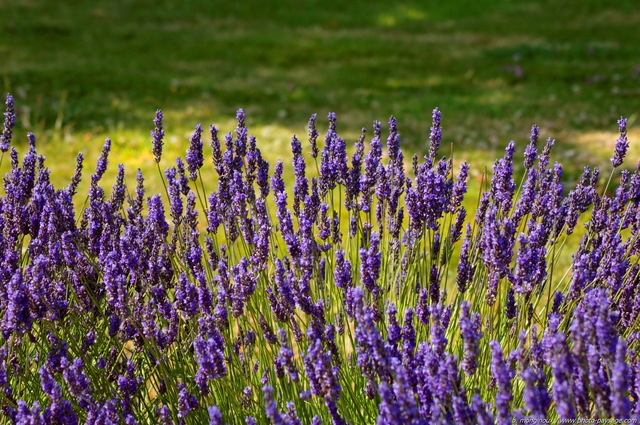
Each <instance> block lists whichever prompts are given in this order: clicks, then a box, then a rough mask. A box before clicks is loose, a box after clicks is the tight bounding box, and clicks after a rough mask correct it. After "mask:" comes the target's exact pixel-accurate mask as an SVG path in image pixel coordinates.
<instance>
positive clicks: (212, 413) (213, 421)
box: [207, 406, 224, 425]
mask: <svg viewBox="0 0 640 425" xmlns="http://www.w3.org/2000/svg"><path fill="white" fill-rule="evenodd" d="M207 411H208V412H209V425H224V422H222V413H220V409H218V406H209V407H208V408H207Z"/></svg>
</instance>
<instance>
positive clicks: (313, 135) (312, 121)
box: [309, 114, 318, 159]
mask: <svg viewBox="0 0 640 425" xmlns="http://www.w3.org/2000/svg"><path fill="white" fill-rule="evenodd" d="M316 117H317V115H316V114H313V115H311V118H309V144H310V145H311V157H312V158H314V159H315V158H317V157H318V146H317V144H316V141H317V140H318V131H317V130H316Z"/></svg>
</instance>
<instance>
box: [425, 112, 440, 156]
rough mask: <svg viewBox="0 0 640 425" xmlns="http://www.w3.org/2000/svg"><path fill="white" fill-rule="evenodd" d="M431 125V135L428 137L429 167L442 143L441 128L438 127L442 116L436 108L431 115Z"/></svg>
mask: <svg viewBox="0 0 640 425" xmlns="http://www.w3.org/2000/svg"><path fill="white" fill-rule="evenodd" d="M431 117H432V124H431V134H430V135H429V158H428V159H429V160H428V162H429V165H432V164H433V163H434V161H435V160H436V156H437V155H438V149H440V142H441V141H442V127H441V125H440V121H441V119H442V114H441V113H440V110H439V109H438V108H435V109H434V110H433V113H432V114H431Z"/></svg>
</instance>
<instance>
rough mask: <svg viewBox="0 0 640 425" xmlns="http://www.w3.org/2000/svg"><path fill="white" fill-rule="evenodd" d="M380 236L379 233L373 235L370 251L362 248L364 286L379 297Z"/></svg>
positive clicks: (361, 269) (361, 267) (361, 259)
mask: <svg viewBox="0 0 640 425" xmlns="http://www.w3.org/2000/svg"><path fill="white" fill-rule="evenodd" d="M379 245H380V236H379V235H378V233H377V232H373V233H372V234H371V244H370V245H369V249H365V248H360V261H361V262H362V264H361V266H360V274H361V276H362V284H363V285H364V287H365V288H367V289H368V290H369V291H371V292H372V293H373V294H374V296H376V297H377V295H378V293H379V291H380V288H379V287H378V285H377V283H376V282H377V281H378V279H379V278H380V266H381V261H382V251H381V250H380V247H379Z"/></svg>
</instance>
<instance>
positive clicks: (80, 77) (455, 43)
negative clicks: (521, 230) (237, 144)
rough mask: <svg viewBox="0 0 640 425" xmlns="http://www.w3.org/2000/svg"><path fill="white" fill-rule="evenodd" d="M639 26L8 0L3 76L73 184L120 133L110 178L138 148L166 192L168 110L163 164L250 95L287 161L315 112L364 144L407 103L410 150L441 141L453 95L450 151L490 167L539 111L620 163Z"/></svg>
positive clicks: (588, 15)
mask: <svg viewBox="0 0 640 425" xmlns="http://www.w3.org/2000/svg"><path fill="white" fill-rule="evenodd" d="M639 27H640V7H638V3H637V2H636V1H633V0H619V1H617V2H611V1H608V0H566V1H551V0H549V1H546V0H544V1H540V0H534V1H515V0H465V1H451V2H449V1H447V2H435V1H433V2H432V1H400V0H399V1H393V2H388V1H384V2H382V1H380V2H371V1H369V0H367V1H365V0H351V1H348V2H347V1H328V0H324V1H320V0H296V1H290V0H283V1H278V2H265V1H257V0H251V1H237V2H230V1H210V0H186V1H185V0H181V1H177V0H153V1H152V0H120V1H105V0H98V1H96V0H58V1H44V0H41V1H38V0H0V89H1V91H2V92H3V93H6V92H11V93H12V94H13V95H14V96H15V100H16V106H17V110H18V113H19V118H18V124H17V126H16V131H15V138H14V144H15V146H16V147H17V149H18V150H19V151H20V152H24V150H25V146H26V132H27V131H32V132H34V133H36V135H37V137H38V147H39V150H40V151H41V152H42V153H43V154H45V155H46V156H47V163H48V165H49V167H50V168H52V170H53V174H52V175H53V180H54V182H55V183H56V184H57V185H63V184H66V181H67V180H68V178H69V177H70V176H71V175H72V173H73V167H74V165H75V162H74V159H73V158H74V157H75V154H76V153H77V152H78V151H83V152H84V153H85V155H86V157H87V159H88V162H87V164H86V170H87V171H86V173H87V174H88V173H90V172H91V170H92V169H93V167H94V161H95V158H96V156H97V154H98V153H99V150H100V148H101V146H102V143H103V141H104V138H105V137H107V136H108V137H110V138H112V139H113V141H114V147H113V153H112V156H111V164H112V166H111V171H112V173H111V174H108V175H107V178H112V177H113V170H115V164H114V163H115V162H123V163H125V165H126V166H127V170H128V171H127V176H128V178H132V177H133V176H134V173H135V169H136V168H137V167H141V168H142V169H143V171H144V172H145V175H146V176H147V180H148V181H151V183H150V184H151V188H152V190H153V189H155V190H159V189H160V188H161V185H159V180H158V179H157V178H156V179H155V182H153V180H154V176H155V175H156V174H155V173H157V170H156V168H155V164H154V163H153V156H152V154H151V146H150V140H151V138H150V136H149V131H150V130H151V129H152V128H153V124H152V120H153V117H154V114H155V110H156V109H157V108H161V109H162V110H163V111H164V113H165V129H166V132H167V136H166V155H165V159H164V160H163V162H162V163H161V166H162V168H165V167H168V166H170V165H172V163H173V162H172V160H173V158H175V156H177V155H184V152H185V150H186V148H187V146H188V138H189V135H190V132H191V131H192V130H193V127H194V126H195V124H197V123H202V124H203V126H205V128H206V127H208V125H209V124H216V125H217V126H218V128H219V129H220V131H221V133H224V132H227V131H232V130H233V128H234V127H235V124H234V116H235V111H236V110H237V109H238V108H244V110H245V112H246V113H247V115H248V119H247V123H248V125H249V129H250V131H251V132H252V133H253V134H255V135H256V137H257V138H258V143H259V147H260V148H261V150H262V151H263V153H264V154H265V156H266V157H267V158H268V159H269V160H272V161H273V160H275V159H277V158H279V157H282V158H283V159H285V160H287V159H288V157H289V153H288V149H289V140H290V137H291V135H292V134H294V133H296V134H298V135H299V136H301V137H302V138H304V137H306V122H307V120H308V118H309V116H310V115H311V114H312V113H317V114H318V117H319V123H320V125H319V130H320V132H321V134H322V133H323V132H324V130H325V129H326V121H325V120H324V118H325V117H326V115H327V113H328V112H331V111H333V112H336V113H337V115H338V130H339V132H340V134H341V135H342V136H343V137H346V138H347V139H348V141H351V142H352V141H354V140H355V139H356V137H357V136H358V134H359V131H360V128H362V127H363V126H364V127H367V128H369V129H371V124H372V122H373V121H374V120H379V121H382V122H383V123H385V127H386V121H387V120H388V118H389V116H390V115H394V116H396V117H397V119H398V122H399V128H400V132H401V136H402V143H403V146H404V148H405V149H406V150H407V153H409V154H413V153H424V152H425V151H426V149H427V145H426V142H425V141H426V140H427V139H428V135H429V126H430V122H431V111H432V109H433V108H434V107H439V108H440V109H441V111H442V113H443V127H444V141H443V148H442V153H443V154H446V155H451V153H453V156H454V157H455V159H456V161H459V160H463V159H466V160H469V161H471V162H472V169H473V170H475V172H476V175H475V177H476V179H477V178H479V177H478V175H479V173H480V172H481V171H482V169H483V168H484V167H485V166H490V164H491V163H492V162H493V160H494V159H495V158H496V157H497V156H498V155H501V154H502V149H503V148H504V146H505V145H506V144H507V143H508V141H509V140H511V139H514V140H516V142H518V149H519V151H520V152H522V150H523V149H524V146H525V145H526V143H527V140H528V137H529V130H530V127H531V125H532V124H534V123H535V124H537V125H539V126H540V127H541V139H542V141H541V142H544V138H546V137H552V138H554V139H556V140H557V145H556V148H555V152H554V154H553V156H552V160H557V161H560V162H563V163H564V164H565V168H566V173H567V176H568V178H569V179H571V176H574V178H575V176H576V175H577V173H579V172H580V171H581V168H582V166H583V165H588V164H590V165H602V166H605V167H606V166H607V164H608V158H609V156H610V155H611V150H612V147H613V145H614V143H615V139H616V137H617V134H616V130H617V125H616V120H617V119H618V118H619V117H620V116H621V115H624V116H626V117H629V128H630V132H629V139H630V141H631V143H632V146H633V144H634V142H637V141H638V140H639V139H640V131H639V130H638V128H640V122H638V120H637V118H638V113H639V112H640V31H638V28H639ZM370 132H371V131H370ZM205 134H206V133H205ZM205 143H206V141H205ZM205 146H206V144H205ZM639 153H640V149H639V148H638V147H637V144H636V146H635V147H632V149H631V153H630V158H629V161H628V162H627V163H626V166H628V167H630V168H633V167H634V166H635V163H636V162H637V160H638V159H640V155H638V154H639ZM407 156H408V155H407ZM7 167H8V161H7V160H6V158H5V161H4V164H3V165H2V170H0V172H1V173H2V174H4V172H5V171H6V170H7ZM209 168H212V167H209ZM456 169H457V167H456ZM87 174H85V177H86V175H87ZM85 180H86V178H85ZM212 189H213V188H212Z"/></svg>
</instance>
